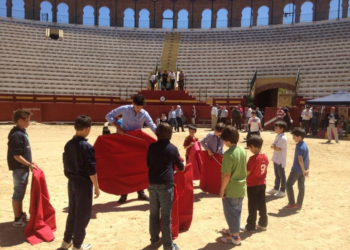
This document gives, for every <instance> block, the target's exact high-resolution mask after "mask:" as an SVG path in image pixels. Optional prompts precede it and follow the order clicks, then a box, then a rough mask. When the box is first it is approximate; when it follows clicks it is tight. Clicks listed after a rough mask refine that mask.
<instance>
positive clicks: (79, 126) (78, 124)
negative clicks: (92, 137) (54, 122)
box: [74, 115, 92, 137]
mask: <svg viewBox="0 0 350 250" xmlns="http://www.w3.org/2000/svg"><path fill="white" fill-rule="evenodd" d="M91 125H92V120H91V118H90V116H88V115H80V116H78V117H77V119H75V122H74V128H75V130H76V131H77V133H79V134H80V135H81V136H83V137H86V136H88V135H89V133H90V129H91Z"/></svg>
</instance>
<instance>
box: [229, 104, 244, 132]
mask: <svg viewBox="0 0 350 250" xmlns="http://www.w3.org/2000/svg"><path fill="white" fill-rule="evenodd" d="M231 117H232V126H234V127H236V129H237V130H238V129H241V123H242V122H241V119H242V114H241V112H240V111H239V109H238V106H235V107H234V108H233V111H232V115H231Z"/></svg>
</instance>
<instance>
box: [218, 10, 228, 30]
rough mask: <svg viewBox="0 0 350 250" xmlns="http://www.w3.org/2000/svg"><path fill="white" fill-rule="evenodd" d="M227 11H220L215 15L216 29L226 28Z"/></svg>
mask: <svg viewBox="0 0 350 250" xmlns="http://www.w3.org/2000/svg"><path fill="white" fill-rule="evenodd" d="M227 15H228V11H227V10H226V9H220V10H219V11H218V13H217V18H216V28H227V24H228V17H227Z"/></svg>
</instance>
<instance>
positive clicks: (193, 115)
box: [191, 105, 197, 125]
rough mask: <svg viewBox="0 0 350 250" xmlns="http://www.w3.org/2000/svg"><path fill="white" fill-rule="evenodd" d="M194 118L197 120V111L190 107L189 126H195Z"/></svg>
mask: <svg viewBox="0 0 350 250" xmlns="http://www.w3.org/2000/svg"><path fill="white" fill-rule="evenodd" d="M196 118H197V111H196V107H195V106H194V105H193V106H192V116H191V124H192V125H195V124H196Z"/></svg>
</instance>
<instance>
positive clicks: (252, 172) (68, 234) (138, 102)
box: [7, 95, 310, 250]
mask: <svg viewBox="0 0 350 250" xmlns="http://www.w3.org/2000/svg"><path fill="white" fill-rule="evenodd" d="M144 105H145V98H144V97H143V96H142V95H135V96H134V99H133V104H131V105H124V106H121V107H118V108H116V109H114V110H112V111H111V112H109V113H108V114H107V115H106V120H107V121H108V122H109V123H110V124H111V125H113V126H115V127H116V128H117V133H118V134H120V135H124V134H125V132H127V131H132V130H136V129H141V128H142V126H143V124H144V123H145V124H146V125H147V126H148V127H149V128H150V129H151V130H152V131H153V133H155V135H156V136H157V139H158V141H157V142H155V143H152V144H150V146H149V148H148V152H147V166H148V168H149V174H148V181H149V187H148V191H149V195H150V197H148V196H147V195H146V194H145V193H144V191H143V190H140V191H138V198H139V199H140V200H146V201H149V202H150V234H151V246H153V247H159V246H160V245H161V244H163V247H164V249H166V250H168V249H171V250H177V249H179V247H178V246H177V245H176V244H175V243H174V242H173V240H172V237H171V220H170V218H171V207H172V203H173V197H174V196H173V194H174V164H176V165H177V167H178V168H179V170H180V171H183V170H184V165H183V163H182V162H181V160H180V156H179V151H178V149H177V147H176V146H175V145H173V144H172V143H171V142H170V139H171V137H172V133H173V128H172V127H171V125H170V124H168V123H160V124H159V125H158V126H156V125H155V124H154V123H153V121H152V119H151V117H150V115H149V114H148V112H147V111H145V110H144V109H143V106H144ZM252 114H253V115H254V112H253V111H252ZM31 115H32V113H31V112H30V111H27V110H16V111H15V112H14V114H13V121H14V122H15V124H16V126H15V127H14V128H13V129H12V130H11V131H10V134H9V137H8V139H9V142H8V156H7V159H8V165H9V169H10V170H12V171H13V180H14V194H13V197H12V205H13V211H14V217H15V220H14V222H13V225H14V226H19V227H25V226H26V224H27V215H26V214H25V213H24V212H23V204H22V202H23V198H24V195H25V190H26V185H27V182H28V175H29V171H35V164H34V162H33V160H32V155H31V147H30V143H29V139H28V134H27V133H26V128H27V127H28V126H29V124H30V117H31ZM120 116H122V117H123V122H122V123H121V125H119V124H118V123H117V120H118V118H117V117H120ZM91 124H92V121H91V118H90V117H89V116H87V115H81V116H79V117H78V118H77V119H76V120H75V124H74V128H75V130H76V133H75V136H74V137H73V138H72V139H71V140H69V141H68V142H67V143H66V145H65V147H64V153H63V165H64V174H65V176H66V177H67V178H68V197H69V210H68V217H67V221H66V229H65V232H64V238H63V242H62V244H61V249H68V248H70V247H71V246H72V245H73V250H87V249H91V245H89V244H83V241H84V239H85V229H86V227H87V225H88V223H89V220H90V217H91V209H92V196H93V192H92V188H93V187H94V193H95V198H97V197H98V196H99V194H100V190H99V184H98V180H97V174H96V168H95V165H96V159H95V155H94V149H93V147H92V146H91V145H90V144H89V143H88V142H87V139H86V137H87V136H88V135H89V133H90V131H91ZM285 129H286V124H285V123H284V122H283V121H278V122H276V124H275V131H276V133H277V136H276V139H275V142H274V143H273V145H272V146H271V148H273V149H274V153H273V157H272V160H273V162H274V168H275V175H276V180H275V186H274V188H273V190H270V191H268V193H270V194H274V195H276V196H277V197H283V196H284V194H283V193H284V189H286V190H287V194H288V200H289V202H288V204H287V205H286V206H285V207H284V209H301V206H302V202H303V197H304V181H305V177H306V176H308V173H309V165H310V163H309V162H310V161H309V156H308V149H307V146H306V144H305V143H304V142H303V138H304V137H305V131H304V130H303V129H299V128H298V129H295V130H294V131H293V132H292V134H293V139H294V141H295V142H296V143H297V146H296V150H295V158H294V162H293V167H292V171H291V174H290V176H289V177H288V181H287V183H286V184H285V177H283V176H284V168H285V167H286V159H285V157H286V145H287V144H286V139H285V136H284V134H283V133H284V131H285ZM195 133H196V127H194V126H190V127H189V136H188V137H186V139H185V141H184V144H183V146H184V148H185V149H186V157H188V156H189V154H188V153H189V150H191V147H192V146H193V144H194V142H195V141H197V139H196V138H195ZM238 141H239V132H238V130H237V129H236V128H235V127H233V126H226V125H225V124H223V123H218V124H216V125H215V127H214V131H213V132H210V133H209V134H208V135H207V136H206V137H205V138H203V139H202V140H201V145H202V147H203V148H204V150H206V151H207V152H208V155H209V156H212V155H214V154H223V161H222V168H221V172H222V183H221V188H220V194H219V195H220V197H221V198H222V202H223V210H224V215H225V218H226V221H227V224H228V226H229V228H228V229H223V230H222V233H223V234H224V235H225V236H224V237H222V238H221V240H222V241H223V242H225V243H229V244H234V245H240V244H241V239H240V236H239V233H240V231H242V230H243V231H253V230H255V229H256V228H258V229H260V230H266V227H267V214H266V203H265V190H266V170H267V166H268V159H267V157H266V155H264V154H261V148H262V145H263V140H262V138H261V137H260V136H259V135H253V136H251V137H250V138H248V140H247V145H248V148H249V149H250V150H251V152H252V153H253V154H254V155H253V156H252V157H251V158H250V159H249V161H248V163H247V161H246V151H245V150H244V149H243V148H242V147H241V146H239V145H237V144H238ZM223 145H226V146H227V147H228V150H227V151H226V152H223ZM296 181H298V188H299V194H298V199H297V202H295V200H294V193H293V185H294V183H295V182H296ZM246 186H248V188H247V193H248V211H249V215H248V219H247V224H246V225H245V226H243V227H241V225H240V217H241V211H242V201H243V198H244V196H245V193H246ZM126 199H127V194H125V195H122V196H121V198H120V200H119V202H120V203H124V202H125V201H126ZM257 211H259V212H260V219H259V220H258V222H256V219H257ZM159 218H161V222H162V227H161V229H160V226H159ZM160 230H161V231H162V238H160V237H159V233H160Z"/></svg>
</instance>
